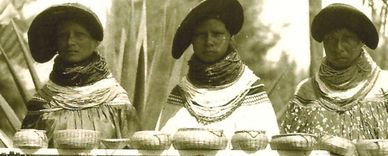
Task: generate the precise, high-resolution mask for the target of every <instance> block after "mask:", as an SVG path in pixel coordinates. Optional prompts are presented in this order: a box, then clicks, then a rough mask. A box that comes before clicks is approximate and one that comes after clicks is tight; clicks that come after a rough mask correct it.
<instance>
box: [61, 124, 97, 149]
mask: <svg viewBox="0 0 388 156" xmlns="http://www.w3.org/2000/svg"><path fill="white" fill-rule="evenodd" d="M99 144H100V132H98V131H94V130H86V129H66V130H58V131H54V147H56V148H61V149H95V148H97V147H98V146H99Z"/></svg>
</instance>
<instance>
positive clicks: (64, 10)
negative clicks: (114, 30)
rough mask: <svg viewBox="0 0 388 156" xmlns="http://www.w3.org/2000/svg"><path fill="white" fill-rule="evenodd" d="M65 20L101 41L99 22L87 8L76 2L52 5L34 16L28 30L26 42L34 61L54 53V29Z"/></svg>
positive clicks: (44, 60) (55, 50)
mask: <svg viewBox="0 0 388 156" xmlns="http://www.w3.org/2000/svg"><path fill="white" fill-rule="evenodd" d="M66 20H72V21H74V22H77V23H78V24H80V25H81V26H83V27H84V28H85V29H86V30H87V31H88V32H89V33H90V35H91V36H92V37H93V38H94V39H96V40H97V41H102V39H103V36H104V33H103V28H102V25H101V22H100V20H99V19H98V17H97V15H96V14H95V13H94V12H92V11H91V10H90V9H89V8H87V7H85V6H83V5H81V4H78V3H66V4H61V5H56V6H52V7H50V8H48V9H46V10H44V11H43V12H41V13H40V14H39V15H38V16H36V17H35V19H34V20H33V21H32V23H31V26H30V28H29V30H28V44H29V46H30V50H31V55H32V57H33V58H34V60H35V61H36V62H39V63H44V62H47V61H49V60H50V59H51V58H53V56H54V55H55V54H56V52H57V51H58V48H57V47H56V43H55V38H54V37H55V33H56V32H55V31H56V28H57V26H58V24H60V23H61V22H63V21H66Z"/></svg>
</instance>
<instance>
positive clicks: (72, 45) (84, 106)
mask: <svg viewBox="0 0 388 156" xmlns="http://www.w3.org/2000/svg"><path fill="white" fill-rule="evenodd" d="M102 39H103V28H102V25H101V23H100V21H99V20H98V18H97V16H96V15H95V14H94V13H93V12H92V11H91V10H89V9H88V8H86V7H85V6H82V5H80V4H77V3H66V4H62V5H57V6H53V7H50V8H48V9H46V10H44V11H43V12H41V13H40V14H39V15H38V16H37V17H36V18H35V19H34V20H33V22H32V24H31V26H30V28H29V30H28V40H29V46H30V49H31V54H32V56H33V58H34V60H35V61H37V62H40V63H44V62H47V61H49V60H50V59H52V58H53V57H54V55H56V54H57V55H56V57H55V60H54V66H53V70H52V71H51V73H50V79H49V81H48V82H47V84H45V85H44V86H43V88H42V89H40V90H39V91H38V92H37V93H36V95H35V96H34V97H33V98H32V99H31V100H30V101H28V103H27V108H28V113H27V116H26V117H25V118H24V121H23V125H22V128H35V129H40V130H46V131H47V136H48V138H49V139H50V144H49V146H51V147H52V136H53V132H54V131H55V130H64V129H88V130H96V131H99V132H101V133H100V134H101V138H121V137H130V136H131V135H132V133H134V132H135V131H136V130H138V129H139V128H140V125H139V122H138V118H137V115H136V110H135V108H134V107H133V106H132V104H131V102H130V101H129V99H128V95H127V92H126V91H125V90H124V89H123V88H122V87H121V86H120V84H119V83H118V82H117V81H116V80H115V79H114V78H113V77H112V74H111V73H110V71H109V70H108V68H107V65H106V62H105V60H104V59H103V58H102V57H101V56H100V55H99V54H98V52H97V50H96V48H97V46H98V45H99V43H100V41H102Z"/></svg>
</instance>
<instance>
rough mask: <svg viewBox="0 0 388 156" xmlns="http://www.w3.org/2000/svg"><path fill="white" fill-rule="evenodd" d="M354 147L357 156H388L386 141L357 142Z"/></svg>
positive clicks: (387, 141) (387, 143) (387, 142)
mask: <svg viewBox="0 0 388 156" xmlns="http://www.w3.org/2000/svg"><path fill="white" fill-rule="evenodd" d="M356 147H357V152H358V154H359V156H386V155H388V140H386V139H370V140H359V141H358V142H357V144H356Z"/></svg>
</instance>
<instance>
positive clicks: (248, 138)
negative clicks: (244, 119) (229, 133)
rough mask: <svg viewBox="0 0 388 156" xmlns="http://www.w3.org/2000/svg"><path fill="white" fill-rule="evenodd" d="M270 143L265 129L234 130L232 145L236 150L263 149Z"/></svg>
mask: <svg viewBox="0 0 388 156" xmlns="http://www.w3.org/2000/svg"><path fill="white" fill-rule="evenodd" d="M267 145H268V137H267V135H265V131H258V130H241V131H236V132H234V135H233V137H232V146H233V149H235V150H250V151H255V150H262V149H265V148H266V147H267Z"/></svg>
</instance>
